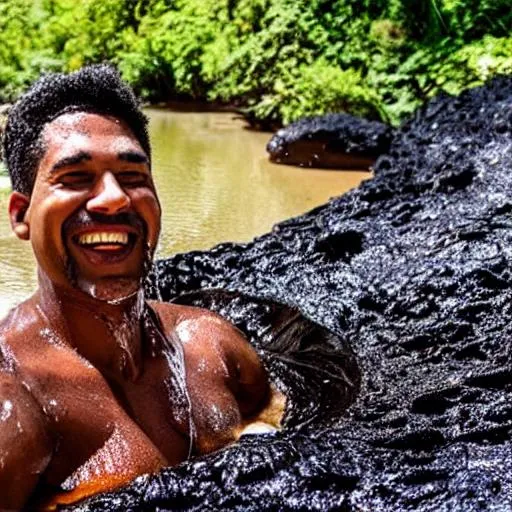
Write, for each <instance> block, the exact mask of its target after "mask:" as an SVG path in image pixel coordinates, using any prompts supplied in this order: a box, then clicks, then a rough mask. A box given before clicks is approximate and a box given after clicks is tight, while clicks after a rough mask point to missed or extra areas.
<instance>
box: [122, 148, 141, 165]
mask: <svg viewBox="0 0 512 512" xmlns="http://www.w3.org/2000/svg"><path fill="white" fill-rule="evenodd" d="M117 158H119V160H124V161H125V162H130V163H132V164H148V163H149V159H148V157H147V156H146V155H145V153H142V152H140V151H123V152H122V153H118V154H117Z"/></svg>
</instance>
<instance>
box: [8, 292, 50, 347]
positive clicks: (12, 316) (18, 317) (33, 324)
mask: <svg viewBox="0 0 512 512" xmlns="http://www.w3.org/2000/svg"><path fill="white" fill-rule="evenodd" d="M41 328H42V321H41V318H40V316H39V315H38V314H37V311H36V309H35V307H34V305H33V303H32V299H27V300H26V301H25V302H22V303H21V304H19V305H17V306H16V307H14V308H13V309H11V310H10V311H9V313H7V315H6V316H5V317H4V318H3V319H2V320H1V321H0V351H1V350H2V349H3V350H4V351H6V352H8V351H9V350H13V349H15V347H16V346H18V345H23V344H26V343H27V338H29V339H33V337H34V334H35V333H38V332H39V331H40V330H41Z"/></svg>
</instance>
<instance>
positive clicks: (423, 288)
mask: <svg viewBox="0 0 512 512" xmlns="http://www.w3.org/2000/svg"><path fill="white" fill-rule="evenodd" d="M511 169H512V81H511V80H508V79H500V80H496V81H495V82H493V83H492V84H491V85H490V86H488V87H486V88H482V89H474V90H472V91H470V92H467V93H465V94H463V95H462V96H460V97H459V98H440V99H437V100H435V101H433V102H432V103H431V104H430V105H429V106H428V107H427V108H425V109H424V110H422V111H421V112H419V113H418V114H417V116H416V117H415V118H414V119H413V120H412V121H411V122H410V123H408V124H406V125H405V126H404V127H403V128H402V130H401V131H400V132H399V133H398V134H397V136H396V137H395V139H394V142H393V144H392V146H391V149H390V152H389V155H387V156H384V157H381V158H380V159H379V160H378V162H377V164H376V169H375V175H376V176H375V178H374V179H373V180H370V181H367V182H365V183H363V184H362V185H361V186H360V187H359V189H357V190H355V191H352V192H349V193H347V194H345V195H344V196H341V197H339V198H337V199H335V200H332V201H331V202H330V203H328V204H326V205H324V206H321V207H319V208H316V209H315V210H313V211H311V212H309V213H307V214H305V215H302V216H300V217H296V218H294V219H291V220H289V221H286V222H282V223H281V224H279V225H277V226H276V227H275V228H274V229H273V231H272V232H271V233H269V234H267V235H264V236H262V237H260V238H258V239H257V240H255V241H254V242H252V243H249V244H223V245H220V246H218V247H217V248H215V249H213V250H211V251H209V252H203V251H196V252H190V253H187V254H183V255H178V256H175V257H173V258H171V259H167V260H162V261H160V262H158V264H157V265H156V272H155V276H154V280H153V285H148V288H149V290H150V291H151V292H152V293H153V294H156V291H155V287H154V285H155V283H156V284H158V288H159V292H160V294H161V296H162V297H163V298H164V299H165V300H170V299H174V298H176V297H178V296H180V295H184V294H188V293H190V292H192V291H194V290H198V289H202V290H206V289H210V288H215V289H219V288H220V289H228V290H231V291H233V292H234V295H233V296H229V295H225V294H223V292H204V293H197V292H196V293H195V294H194V295H193V297H192V299H190V298H189V299H187V298H186V297H182V299H181V300H185V301H186V300H193V301H194V303H199V304H203V305H206V306H209V307H212V308H214V309H217V310H219V311H220V312H221V313H222V312H223V313H224V314H225V315H226V316H227V317H231V318H232V320H234V321H235V322H238V323H239V325H240V326H241V327H242V328H245V329H246V330H247V331H248V334H249V337H250V338H251V339H252V341H253V342H254V343H255V344H256V346H257V347H258V348H259V350H260V351H261V353H262V354H263V355H264V360H265V362H266V364H267V366H268V367H269V370H270V372H271V375H272V376H273V378H274V380H275V381H276V383H277V384H278V385H279V386H280V387H281V388H282V389H283V390H285V391H286V389H287V388H288V389H289V388H293V386H295V385H297V386H299V388H298V389H300V392H299V393H297V394H296V395H294V394H293V393H292V392H290V391H289V398H290V400H289V404H288V410H289V412H287V417H286V421H285V428H284V429H283V430H282V431H281V432H278V433H275V434H267V435H262V436H246V437H243V438H242V440H241V442H240V443H238V444H237V445H236V446H232V447H229V448H226V449H224V450H222V451H220V452H218V453H215V454H213V455H211V456H208V457H203V458H201V459H197V460H192V461H190V462H188V463H185V464H183V465H181V466H179V467H177V468H174V469H168V470H164V471H162V472H161V473H160V474H158V475H154V476H147V477H141V478H139V479H137V480H136V481H135V482H134V483H133V484H132V485H131V486H129V487H128V488H126V489H124V490H121V491H118V492H116V493H113V494H111V495H105V496H99V497H96V498H94V499H92V500H90V501H89V502H88V503H86V504H84V505H82V506H81V507H75V510H114V509H117V510H119V509H123V510H254V511H261V510H321V511H327V510H332V511H334V510H336V511H339V510H385V511H396V510H424V511H427V510H429V511H430V510H432V511H434V510H436V511H437V510H464V511H469V510H482V509H486V510H508V509H510V508H512V448H511V443H510V435H511V434H510V432H511V429H512V405H511V404H510V396H511V392H512V362H511V352H510V343H509V336H510V335H511V331H512V272H511V262H512V229H511V228H512V192H511V190H512V174H511V172H510V170H511ZM262 299H264V300H267V301H271V304H272V303H273V302H278V303H283V304H286V305H287V306H288V307H289V308H291V309H288V308H284V309H282V310H279V307H278V306H275V308H277V309H275V310H274V312H275V311H277V313H275V315H274V314H270V313H269V311H270V312H272V307H273V306H272V305H270V306H269V305H268V304H267V306H261V304H260V305H258V304H259V301H261V300H262ZM178 300H180V299H178ZM262 307H263V310H262V309H261V308H262ZM265 307H266V308H267V309H268V308H270V309H269V310H267V313H265ZM262 311H263V312H262ZM295 311H299V312H300V313H301V315H299V316H296V317H295V321H292V322H291V323H287V321H286V319H290V318H294V314H295V313H294V312H295ZM265 314H267V315H270V316H267V317H265ZM283 319H284V320H283ZM308 321H311V322H312V323H308ZM283 322H284V323H283ZM244 324H245V325H244ZM283 325H289V326H290V327H289V328H290V329H292V331H288V332H289V333H292V334H293V336H289V337H287V336H286V329H284V331H283V330H282V329H280V326H281V327H282V326H283ZM294 325H295V326H296V327H297V328H296V330H295V331H294V330H293V329H294ZM269 332H274V333H277V334H279V333H283V334H284V335H283V336H279V335H275V336H273V337H272V336H270V337H269V338H265V333H269ZM257 340H259V341H257ZM293 340H295V341H293ZM283 355H284V356H285V357H282V356H283ZM315 362H316V365H315ZM303 363H305V364H303ZM329 375H330V376H329ZM319 379H322V381H320V380H319ZM323 380H325V381H326V382H323ZM349 383H350V384H349ZM319 384H320V385H319ZM321 384H324V385H325V386H326V389H327V390H328V391H327V392H326V393H324V392H323V390H322V389H323V388H322V385H321ZM329 397H330V398H329ZM331 402H332V403H331ZM336 403H337V405H336V406H335V404H336ZM308 404H310V405H308ZM315 404H319V406H318V407H315ZM324 404H325V412H323V411H324ZM290 411H293V412H290Z"/></svg>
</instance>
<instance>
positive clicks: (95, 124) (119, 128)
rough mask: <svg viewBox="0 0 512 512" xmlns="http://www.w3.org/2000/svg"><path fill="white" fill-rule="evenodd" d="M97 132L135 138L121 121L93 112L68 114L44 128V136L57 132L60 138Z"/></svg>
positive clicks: (60, 116) (57, 118)
mask: <svg viewBox="0 0 512 512" xmlns="http://www.w3.org/2000/svg"><path fill="white" fill-rule="evenodd" d="M96 131H102V132H107V133H108V132H111V133H113V134H114V133H127V134H129V135H130V136H131V137H133V138H135V136H134V135H133V132H132V131H131V129H130V127H129V126H128V125H127V124H126V123H125V122H124V121H122V120H121V119H118V118H117V117H113V116H109V115H106V114H96V113H91V112H67V113H64V114H61V115H59V116H58V117H56V118H55V119H52V120H51V121H50V122H48V123H46V125H45V126H44V128H43V134H44V135H48V134H53V133H54V132H55V133H58V134H59V135H60V136H70V135H72V134H74V133H79V134H82V135H90V134H92V133H94V132H96Z"/></svg>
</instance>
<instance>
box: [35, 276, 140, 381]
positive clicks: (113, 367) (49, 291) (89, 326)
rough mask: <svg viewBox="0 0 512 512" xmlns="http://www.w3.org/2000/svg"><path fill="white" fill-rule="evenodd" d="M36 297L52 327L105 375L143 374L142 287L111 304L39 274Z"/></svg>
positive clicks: (118, 377)
mask: <svg viewBox="0 0 512 512" xmlns="http://www.w3.org/2000/svg"><path fill="white" fill-rule="evenodd" d="M35 300H36V307H37V308H38V310H39V312H40V314H41V315H42V316H43V317H44V319H45V321H46V322H47V323H48V324H49V326H50V328H51V329H53V330H55V331H56V332H57V333H58V334H59V335H60V336H59V337H60V338H61V339H63V341H64V343H65V344H67V345H69V346H71V347H73V348H74V349H76V350H77V352H78V353H79V354H80V355H81V356H82V357H84V358H85V359H86V360H87V361H89V362H90V363H91V364H92V365H93V366H94V367H95V368H97V369H98V370H99V371H100V372H101V373H102V374H104V375H105V377H109V378H112V379H116V380H125V379H129V380H135V379H137V377H138V376H139V375H140V373H141V371H142V328H141V315H142V312H143V307H144V296H143V292H142V290H139V292H138V294H136V295H134V296H133V297H130V298H128V299H126V300H124V301H122V302H120V303H118V304H110V303H108V302H103V301H99V300H97V299H94V298H92V297H89V296H88V295H87V294H86V293H84V292H82V291H80V290H74V289H64V288H62V287H59V286H56V285H54V284H53V283H52V282H51V281H49V280H48V279H47V278H46V277H45V276H39V289H38V291H37V293H36V295H35Z"/></svg>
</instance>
